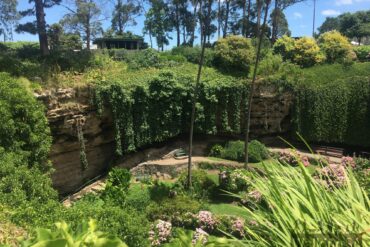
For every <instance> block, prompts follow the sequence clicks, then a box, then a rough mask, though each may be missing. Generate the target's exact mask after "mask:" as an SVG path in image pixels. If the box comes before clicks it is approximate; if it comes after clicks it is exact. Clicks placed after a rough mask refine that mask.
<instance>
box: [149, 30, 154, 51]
mask: <svg viewBox="0 0 370 247" xmlns="http://www.w3.org/2000/svg"><path fill="white" fill-rule="evenodd" d="M148 31H149V40H150V48H152V49H153V40H152V31H151V29H150V28H149V30H148Z"/></svg>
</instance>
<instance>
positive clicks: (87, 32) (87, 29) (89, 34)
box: [86, 26, 91, 51]
mask: <svg viewBox="0 0 370 247" xmlns="http://www.w3.org/2000/svg"><path fill="white" fill-rule="evenodd" d="M90 41H91V30H90V26H87V27H86V49H87V50H88V51H90Z"/></svg>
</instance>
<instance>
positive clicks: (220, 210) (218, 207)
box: [209, 203, 249, 218]
mask: <svg viewBox="0 0 370 247" xmlns="http://www.w3.org/2000/svg"><path fill="white" fill-rule="evenodd" d="M209 209H210V211H211V212H212V213H214V214H218V215H231V216H239V217H243V218H246V217H247V216H248V215H249V213H248V212H247V210H245V209H244V208H243V207H240V206H237V205H233V204H230V203H211V204H210V205H209Z"/></svg>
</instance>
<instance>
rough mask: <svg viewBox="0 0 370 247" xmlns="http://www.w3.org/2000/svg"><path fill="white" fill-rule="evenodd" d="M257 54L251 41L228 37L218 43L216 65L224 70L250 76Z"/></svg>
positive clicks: (238, 37)
mask: <svg viewBox="0 0 370 247" xmlns="http://www.w3.org/2000/svg"><path fill="white" fill-rule="evenodd" d="M255 53H256V52H255V48H254V47H253V45H252V41H251V40H250V39H246V38H244V37H241V36H228V37H226V38H223V39H220V40H218V41H217V43H216V46H215V64H216V66H217V67H219V68H220V69H222V70H225V71H234V72H235V71H237V72H244V73H245V74H247V75H248V73H249V70H250V67H251V64H252V63H253V62H254V60H255V59H254V57H255Z"/></svg>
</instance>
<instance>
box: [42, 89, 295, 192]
mask: <svg viewBox="0 0 370 247" xmlns="http://www.w3.org/2000/svg"><path fill="white" fill-rule="evenodd" d="M36 97H37V98H38V99H39V100H40V101H42V102H43V103H44V104H45V106H46V108H47V113H46V115H47V118H48V120H49V123H50V128H51V132H52V136H53V145H52V148H51V153H50V158H51V160H52V162H53V166H54V169H55V172H54V173H53V176H52V179H53V183H54V187H55V188H56V189H57V190H58V191H59V192H60V194H67V193H71V192H74V191H75V190H77V189H78V188H79V187H81V186H82V185H83V184H84V183H86V182H88V181H89V180H91V179H92V178H95V177H97V176H98V175H100V174H103V173H104V172H105V171H106V170H107V168H108V167H109V165H110V163H111V162H112V158H113V153H114V130H113V125H112V117H111V114H110V112H109V111H104V113H103V115H102V116H98V114H97V110H96V108H95V107H94V106H93V104H92V103H91V101H92V89H91V88H90V87H83V88H67V89H53V90H48V91H44V92H43V93H42V94H37V95H36ZM291 105H292V95H291V94H290V93H288V92H285V93H278V92H277V90H276V88H275V87H274V86H263V87H262V86H260V87H258V88H257V90H256V94H255V95H254V97H253V107H252V115H251V118H252V119H251V133H252V134H253V135H254V136H261V135H276V134H281V133H284V132H286V131H287V130H288V129H289V128H290V122H291V121H290V109H291ZM76 124H81V125H82V126H81V127H82V130H83V135H84V139H85V140H86V142H85V147H86V156H87V160H88V167H87V169H86V170H83V169H82V167H81V164H80V143H79V141H78V135H77V130H76V129H77V128H76ZM209 141H211V140H204V139H203V140H202V141H200V142H198V145H197V147H196V148H194V149H195V150H196V153H195V154H194V155H203V154H204V153H205V152H206V147H207V144H208V142H209ZM179 147H186V143H185V142H182V141H172V142H170V143H166V144H164V145H162V146H159V147H156V148H149V149H146V150H144V151H142V152H137V153H134V154H130V155H126V156H124V157H123V158H122V160H120V161H118V163H119V165H120V166H122V167H127V168H132V167H134V166H136V165H137V164H139V163H142V162H144V161H147V160H149V159H158V158H160V157H162V156H163V155H164V154H166V153H168V152H169V151H171V150H173V149H176V148H179Z"/></svg>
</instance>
